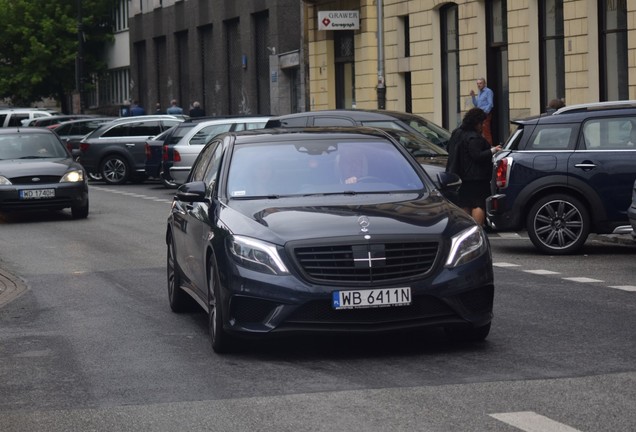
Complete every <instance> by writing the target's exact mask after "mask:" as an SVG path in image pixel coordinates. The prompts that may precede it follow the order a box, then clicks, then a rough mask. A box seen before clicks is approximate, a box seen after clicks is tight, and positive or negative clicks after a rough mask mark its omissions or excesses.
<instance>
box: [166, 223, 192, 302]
mask: <svg viewBox="0 0 636 432" xmlns="http://www.w3.org/2000/svg"><path fill="white" fill-rule="evenodd" d="M166 260H167V262H166V264H167V265H166V268H167V279H168V301H169V302H170V309H172V312H175V313H181V312H186V311H188V309H189V305H190V304H189V303H190V302H189V298H188V295H187V294H186V293H185V291H183V290H182V289H181V273H180V271H179V265H178V264H177V259H176V255H175V248H174V240H173V238H172V235H170V237H169V238H168V253H167V257H166Z"/></svg>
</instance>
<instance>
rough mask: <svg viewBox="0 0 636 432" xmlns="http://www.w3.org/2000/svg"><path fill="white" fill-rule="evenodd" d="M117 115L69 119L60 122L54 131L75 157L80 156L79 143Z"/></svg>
mask: <svg viewBox="0 0 636 432" xmlns="http://www.w3.org/2000/svg"><path fill="white" fill-rule="evenodd" d="M116 118H117V117H95V118H93V117H91V118H81V119H77V120H67V121H64V122H62V123H58V124H57V125H56V127H55V128H54V129H53V131H54V132H55V133H56V134H57V136H59V137H60V139H61V140H62V142H64V143H66V147H67V148H68V149H69V151H70V152H71V154H72V155H73V157H75V158H78V157H79V155H80V150H79V143H80V141H81V139H82V138H84V137H85V136H86V135H88V134H89V133H91V132H93V131H94V130H95V129H97V128H98V127H99V126H101V125H102V124H104V123H108V122H111V121H113V120H115V119H116Z"/></svg>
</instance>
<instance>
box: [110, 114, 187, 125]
mask: <svg viewBox="0 0 636 432" xmlns="http://www.w3.org/2000/svg"><path fill="white" fill-rule="evenodd" d="M174 119H177V120H182V121H183V120H184V118H183V116H176V115H171V114H148V115H140V116H130V117H116V118H115V119H114V120H113V123H127V122H136V121H143V120H174Z"/></svg>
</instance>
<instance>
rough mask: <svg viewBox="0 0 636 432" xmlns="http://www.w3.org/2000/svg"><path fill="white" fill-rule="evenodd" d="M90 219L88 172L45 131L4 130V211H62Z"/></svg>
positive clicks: (0, 188) (0, 141) (0, 203)
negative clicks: (65, 210)
mask: <svg viewBox="0 0 636 432" xmlns="http://www.w3.org/2000/svg"><path fill="white" fill-rule="evenodd" d="M66 208H70V209H71V213H72V215H73V218H75V219H84V218H86V217H87V216H88V184H87V177H86V172H85V171H84V168H82V166H81V165H80V164H79V163H77V162H75V161H74V160H73V157H72V156H71V153H70V152H69V150H68V149H67V148H66V146H65V145H64V143H62V141H61V140H60V138H59V137H58V136H57V135H56V134H55V133H54V132H52V131H50V130H48V129H43V128H3V129H0V211H3V212H6V211H15V210H20V211H25V210H62V209H66Z"/></svg>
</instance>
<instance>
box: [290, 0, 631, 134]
mask: <svg viewBox="0 0 636 432" xmlns="http://www.w3.org/2000/svg"><path fill="white" fill-rule="evenodd" d="M303 3H304V6H305V7H304V9H303V17H304V22H305V38H306V41H307V43H306V53H307V55H306V57H305V59H304V61H306V63H307V70H308V79H307V82H308V88H307V107H308V109H311V110H318V109H331V108H339V107H342V108H351V107H356V108H386V109H391V110H398V111H409V112H413V113H415V114H419V115H422V116H424V117H427V118H429V119H430V120H432V121H434V122H436V123H438V124H441V125H443V126H445V127H446V128H448V129H453V128H454V127H455V126H457V124H458V122H459V121H460V120H461V117H462V115H463V113H464V112H465V111H466V110H467V109H469V108H470V107H472V103H471V100H470V96H469V94H470V90H471V89H474V90H477V88H476V83H475V82H476V80H477V79H478V78H482V77H483V78H486V81H487V83H488V87H490V88H491V89H492V90H493V91H494V93H495V113H494V118H493V124H494V129H495V131H494V133H495V134H496V136H495V138H496V140H497V141H504V140H505V139H506V138H507V136H508V135H509V121H510V120H512V119H515V118H520V117H525V116H529V115H537V114H540V113H542V112H544V111H545V108H546V106H547V104H548V102H549V101H550V100H551V99H555V98H559V99H563V100H564V101H565V102H566V103H567V104H578V103H586V102H594V101H606V100H621V99H636V1H631V0H629V1H628V0H455V1H454V2H449V1H445V0H303ZM343 11H344V12H346V11H357V12H358V18H359V21H358V22H357V25H358V26H357V27H356V28H355V29H352V27H347V26H343V27H341V28H338V29H336V30H332V29H325V28H324V27H325V26H324V22H325V21H324V18H325V16H327V17H328V16H329V15H328V14H329V13H333V12H343ZM334 16H336V17H339V16H341V14H336V15H334Z"/></svg>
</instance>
